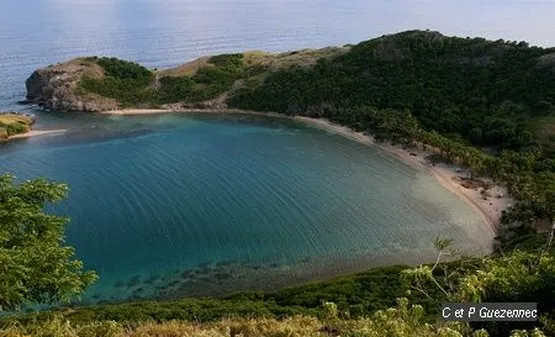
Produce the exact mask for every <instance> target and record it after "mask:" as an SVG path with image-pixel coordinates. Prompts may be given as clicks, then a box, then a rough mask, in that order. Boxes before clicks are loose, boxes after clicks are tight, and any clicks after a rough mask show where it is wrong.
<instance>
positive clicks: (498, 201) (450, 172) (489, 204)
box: [101, 108, 514, 234]
mask: <svg viewBox="0 0 555 337" xmlns="http://www.w3.org/2000/svg"><path fill="white" fill-rule="evenodd" d="M169 113H175V114H186V113H203V114H239V115H253V116H264V117H276V118H283V119H289V120H293V121H297V122H300V123H304V124H307V125H311V126H314V127H317V128H319V129H322V130H325V131H328V132H332V133H335V134H337V135H340V136H342V137H345V138H348V139H350V140H353V141H356V142H359V143H362V144H365V145H372V146H376V147H377V148H379V149H380V150H382V151H384V152H386V153H388V154H389V155H393V156H395V157H396V158H398V159H400V160H401V161H402V162H404V163H406V164H408V165H411V166H413V167H417V168H423V169H425V170H427V171H428V172H430V173H431V174H432V175H433V176H434V178H435V179H436V180H437V181H438V182H439V183H440V184H441V185H442V186H443V187H444V188H446V189H447V190H449V191H450V192H452V193H453V194H455V195H456V196H457V197H458V198H459V199H461V200H463V201H465V202H466V203H467V204H468V205H469V206H471V207H472V209H473V210H474V211H475V212H477V213H478V214H480V215H481V216H482V218H483V220H484V223H485V224H486V225H487V229H488V230H490V231H492V233H493V234H496V233H497V225H498V223H499V220H500V218H501V215H502V212H503V211H504V210H506V209H507V208H509V207H510V205H512V204H514V200H513V199H512V198H511V197H509V196H508V193H507V190H506V189H505V188H504V187H503V186H499V185H492V188H491V189H490V193H491V194H492V196H490V197H489V198H488V200H484V199H483V197H482V195H481V193H480V191H479V190H477V189H468V188H465V187H463V186H461V184H460V182H461V178H462V177H464V173H462V172H463V171H464V168H463V167H460V166H457V165H455V164H443V163H439V164H435V165H431V164H429V163H428V161H427V160H426V157H427V156H428V155H430V154H431V152H427V151H423V150H420V149H417V148H411V149H403V148H401V147H400V146H396V145H392V144H389V143H379V142H376V141H375V139H374V138H373V137H372V136H371V135H368V134H365V133H362V132H356V131H354V130H352V129H350V128H349V127H346V126H342V125H339V124H336V123H333V122H331V121H329V120H328V119H325V118H313V117H305V116H287V115H283V114H278V113H275V112H259V111H249V110H240V109H226V110H222V109H213V110H209V109H202V108H196V109H179V110H171V109H122V110H112V111H103V112H101V114H107V115H119V116H132V115H156V114H169ZM484 180H488V179H484ZM497 196H501V197H497Z"/></svg>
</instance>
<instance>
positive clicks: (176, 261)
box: [0, 0, 491, 301]
mask: <svg viewBox="0 0 555 337" xmlns="http://www.w3.org/2000/svg"><path fill="white" fill-rule="evenodd" d="M369 3H370V2H369V1H351V2H349V3H348V4H344V3H343V2H339V1H312V2H310V1H273V0H270V1H267V0H263V1H254V0H251V1H246V0H241V1H223V0H203V1H200V0H189V1H176V0H175V1H172V0H165V1H154V0H138V1H126V0H115V1H114V0H110V1H108V0H105V1H103V0H98V1H69V0H52V1H38V0H30V1H11V0H5V1H1V2H0V110H7V109H16V110H22V111H31V112H33V113H36V114H37V115H39V117H40V119H39V123H38V128H68V129H70V131H69V132H68V133H67V134H66V135H63V136H56V137H40V138H33V139H28V140H22V141H17V142H12V143H9V144H5V145H2V146H0V172H6V171H7V172H12V173H14V174H16V175H17V177H18V178H20V179H27V178H30V177H37V176H44V177H48V178H51V179H55V180H60V181H64V182H67V183H68V184H69V185H70V189H71V192H70V195H69V198H68V199H67V200H66V201H64V202H63V203H62V204H60V205H57V206H55V207H54V208H52V211H54V212H56V213H59V214H63V215H67V216H69V217H70V218H71V219H72V221H71V224H70V225H69V227H68V242H69V243H70V244H72V245H74V246H75V247H76V250H77V254H78V256H79V257H80V258H82V259H83V260H84V261H85V263H86V266H87V267H89V268H93V269H95V270H97V271H98V273H99V274H100V277H101V278H100V281H99V282H98V284H97V285H95V286H94V287H93V288H92V289H90V291H89V292H88V293H87V296H86V300H87V301H99V300H121V299H130V298H144V297H162V298H171V297H175V296H182V295H206V294H220V293H225V292H229V291H233V290H240V289H262V288H264V289H274V288H275V287H278V286H282V285H289V284H293V283H297V282H302V281H306V280H309V279H316V278H324V277H329V276H331V275H336V274H339V273H345V272H351V271H356V270H361V269H363V268H367V267H370V266H375V265H383V264H389V263H418V262H422V261H425V260H427V259H430V258H431V257H432V256H433V249H432V244H431V242H432V240H433V239H434V238H435V237H437V236H449V237H452V238H454V239H455V241H456V242H457V245H458V247H459V248H461V249H463V250H469V251H474V252H479V251H484V250H486V249H487V248H488V247H489V242H490V239H491V234H484V233H487V231H486V230H484V227H483V226H484V224H483V223H482V220H481V217H480V216H479V215H477V214H476V213H475V212H474V211H473V210H472V209H471V207H470V206H468V205H467V204H466V203H464V202H463V201H461V200H459V199H458V198H456V197H455V196H454V195H453V194H452V193H450V192H449V191H447V190H445V189H444V188H443V187H442V186H440V185H439V184H438V183H437V182H436V181H435V180H434V179H433V177H432V176H431V175H430V174H429V173H427V172H425V171H423V170H419V169H415V168H412V167H409V166H407V165H405V164H403V163H401V162H400V161H398V160H397V159H395V158H391V157H389V156H387V155H385V154H384V153H382V152H381V151H379V150H377V149H375V148H372V147H368V146H364V145H362V144H358V143H355V142H352V141H350V140H346V139H344V138H342V137H340V136H337V135H333V134H329V133H326V132H324V131H321V130H317V129H314V128H311V127H308V126H305V125H300V124H297V123H293V122H291V121H287V120H279V119H268V118H262V117H253V116H242V117H238V116H216V115H210V116H196V115H188V116H176V115H167V116H133V117H131V116H129V117H105V116H95V115H82V114H59V113H45V112H41V111H39V110H36V109H34V108H32V107H22V106H18V105H17V101H18V100H21V99H23V98H24V95H25V87H24V81H25V79H26V78H27V77H28V76H29V74H30V73H31V72H32V71H33V70H34V69H36V68H38V67H43V66H46V65H48V64H50V63H55V62H58V61H61V60H65V59H68V58H72V57H75V56H81V55H114V56H118V57H122V58H126V59H131V60H134V61H138V62H141V63H144V64H146V65H148V66H151V67H168V66H173V65H176V64H179V63H182V62H184V61H187V60H190V59H193V58H195V57H198V56H202V55H207V54H212V53H222V52H232V51H241V50H245V49H265V50H269V51H281V50H283V51H284V50H292V49H296V48H301V47H322V46H326V45H332V44H344V43H349V42H356V41H359V40H362V39H366V38H369V37H372V36H376V35H379V34H381V33H385V32H384V31H383V30H384V29H386V28H387V27H385V26H383V25H380V24H379V22H383V20H382V21H379V20H378V21H376V20H375V21H374V22H375V24H373V23H372V19H373V18H378V17H379V16H380V15H379V14H387V13H386V12H387V10H386V11H385V12H383V11H384V10H382V12H376V8H374V7H373V5H371V4H369ZM376 22H377V23H376ZM406 28H410V27H406V26H403V25H399V26H398V27H397V29H394V28H391V29H388V30H389V31H398V30H402V29H406Z"/></svg>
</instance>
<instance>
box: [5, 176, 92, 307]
mask: <svg viewBox="0 0 555 337" xmlns="http://www.w3.org/2000/svg"><path fill="white" fill-rule="evenodd" d="M67 191H68V188H67V186H66V185H64V184H59V183H52V182H48V181H46V180H44V179H36V180H27V181H26V182H23V183H21V184H16V183H15V182H14V177H13V176H11V175H9V174H4V175H0V311H3V310H8V311H9V310H18V309H20V308H21V307H22V306H23V305H26V304H33V303H42V304H55V303H59V302H67V301H69V300H71V299H72V298H74V297H75V296H79V295H80V294H82V293H83V291H84V290H85V289H86V288H87V287H88V286H89V285H90V284H92V283H93V282H94V281H95V280H96V278H97V276H96V274H95V273H94V272H92V271H85V270H84V267H83V263H82V262H81V261H79V260H77V259H75V257H74V255H75V253H74V249H73V248H72V247H69V246H67V245H65V238H64V228H65V225H66V224H67V222H68V219H67V218H64V217H60V216H56V215H51V214H46V213H44V207H45V206H46V205H48V204H52V203H56V202H59V201H61V200H62V199H64V198H65V196H66V195H67Z"/></svg>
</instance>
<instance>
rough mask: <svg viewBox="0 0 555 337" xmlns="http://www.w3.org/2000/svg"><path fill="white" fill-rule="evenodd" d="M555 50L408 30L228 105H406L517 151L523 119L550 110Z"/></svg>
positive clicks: (322, 108)
mask: <svg viewBox="0 0 555 337" xmlns="http://www.w3.org/2000/svg"><path fill="white" fill-rule="evenodd" d="M554 52H555V50H554V49H543V48H538V47H529V46H528V45H527V44H526V43H515V42H505V41H502V40H499V41H495V42H494V41H487V40H485V39H481V38H475V39H464V38H455V37H445V36H442V35H441V34H439V33H434V32H424V31H413V32H406V33H400V34H396V35H391V36H386V37H382V38H378V39H374V40H370V41H366V42H362V43H360V44H358V45H356V46H354V47H353V48H352V49H351V50H350V51H349V52H347V53H343V54H341V55H339V56H338V57H336V58H333V59H321V60H320V61H319V62H318V63H317V64H316V66H315V67H313V68H306V67H291V68H289V69H282V70H279V71H276V72H273V73H271V74H270V75H269V76H268V78H267V79H266V80H265V82H264V84H263V85H262V86H259V87H254V88H245V89H243V90H242V91H240V92H238V93H237V95H236V96H235V98H234V99H233V100H232V101H231V104H232V106H235V107H242V108H247V109H253V110H262V111H276V112H282V113H289V114H310V115H313V116H326V115H327V114H329V113H330V112H331V111H333V110H334V109H338V108H348V107H358V106H363V105H365V106H370V107H374V108H377V109H396V110H401V111H402V110H408V111H410V112H411V113H412V114H413V115H414V116H415V117H416V118H417V119H418V121H419V122H420V123H421V125H422V127H423V128H424V129H426V130H436V131H437V132H440V133H442V134H449V135H455V134H456V135H459V136H461V137H462V138H464V139H467V140H468V141H470V142H471V143H472V144H474V145H483V146H496V147H502V148H510V149H520V148H523V147H526V146H530V145H535V142H534V139H533V138H532V136H531V134H530V133H528V132H527V131H526V129H525V128H524V127H523V126H524V122H526V120H527V118H530V117H533V116H544V115H548V114H550V113H552V112H553V111H554V107H553V104H554V102H555V85H554V84H553V77H554V73H553V66H554V65H553V62H552V61H549V60H550V58H548V57H547V56H549V54H550V53H554ZM544 59H545V60H544ZM542 60H544V61H543V62H542ZM359 117H361V116H359Z"/></svg>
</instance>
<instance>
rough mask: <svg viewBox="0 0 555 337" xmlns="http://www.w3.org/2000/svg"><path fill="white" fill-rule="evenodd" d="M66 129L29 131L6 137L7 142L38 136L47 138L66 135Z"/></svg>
mask: <svg viewBox="0 0 555 337" xmlns="http://www.w3.org/2000/svg"><path fill="white" fill-rule="evenodd" d="M66 132H67V129H54V130H31V131H28V132H25V133H20V134H17V135H13V136H10V137H8V139H7V140H8V141H10V140H14V139H25V138H31V137H39V136H48V135H59V134H63V133H66Z"/></svg>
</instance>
